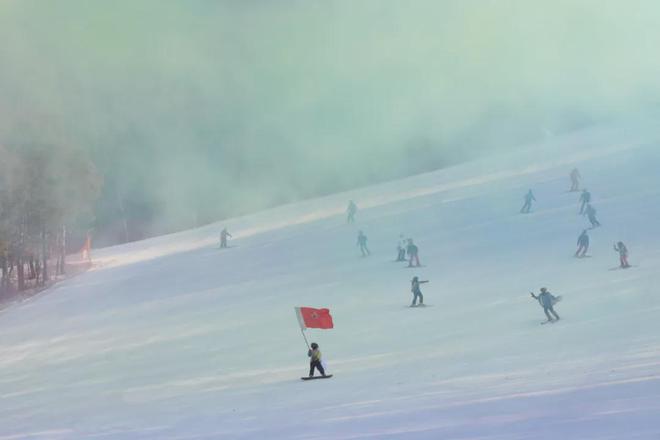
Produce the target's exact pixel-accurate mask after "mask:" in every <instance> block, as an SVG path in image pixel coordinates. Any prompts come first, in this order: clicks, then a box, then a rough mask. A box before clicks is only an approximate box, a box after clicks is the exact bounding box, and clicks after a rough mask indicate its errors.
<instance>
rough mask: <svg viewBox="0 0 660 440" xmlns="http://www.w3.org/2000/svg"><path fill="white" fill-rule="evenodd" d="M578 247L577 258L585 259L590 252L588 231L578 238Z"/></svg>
mask: <svg viewBox="0 0 660 440" xmlns="http://www.w3.org/2000/svg"><path fill="white" fill-rule="evenodd" d="M577 245H578V249H577V252H575V256H576V257H577V258H583V257H584V256H585V255H586V254H587V251H588V250H589V234H588V233H587V230H586V229H585V230H584V231H582V234H580V236H579V237H578V240H577Z"/></svg>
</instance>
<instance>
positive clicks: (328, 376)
mask: <svg viewBox="0 0 660 440" xmlns="http://www.w3.org/2000/svg"><path fill="white" fill-rule="evenodd" d="M331 377H332V374H326V375H325V376H312V377H309V376H307V377H301V379H302V380H315V379H330V378H331Z"/></svg>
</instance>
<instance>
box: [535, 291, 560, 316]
mask: <svg viewBox="0 0 660 440" xmlns="http://www.w3.org/2000/svg"><path fill="white" fill-rule="evenodd" d="M529 293H530V294H531V295H532V298H534V299H535V300H537V301H538V302H539V304H541V307H543V312H544V313H545V316H546V317H547V318H548V320H547V321H546V322H554V321H555V320H556V321H559V315H557V312H555V309H553V306H554V305H555V304H556V303H557V301H558V298H557V297H556V296H554V295H553V294H552V293H550V292H548V289H546V288H545V287H541V293H540V294H539V295H538V296H536V295H534V292H529ZM550 314H552V316H551V315H550ZM553 316H554V319H553Z"/></svg>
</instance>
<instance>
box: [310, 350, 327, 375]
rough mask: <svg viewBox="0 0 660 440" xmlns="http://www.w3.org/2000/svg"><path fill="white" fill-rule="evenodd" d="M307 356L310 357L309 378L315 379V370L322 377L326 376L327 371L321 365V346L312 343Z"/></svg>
mask: <svg viewBox="0 0 660 440" xmlns="http://www.w3.org/2000/svg"><path fill="white" fill-rule="evenodd" d="M307 356H308V357H309V377H314V369H317V370H319V373H321V376H323V377H326V376H325V369H324V368H323V365H322V364H321V351H320V350H319V344H317V343H316V342H312V346H311V348H310V349H309V350H308V351H307Z"/></svg>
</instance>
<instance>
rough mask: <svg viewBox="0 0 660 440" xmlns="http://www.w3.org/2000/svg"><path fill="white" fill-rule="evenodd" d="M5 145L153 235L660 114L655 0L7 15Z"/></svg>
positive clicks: (74, 5) (87, 5) (151, 3)
mask: <svg viewBox="0 0 660 440" xmlns="http://www.w3.org/2000/svg"><path fill="white" fill-rule="evenodd" d="M0 41H1V43H0V64H1V65H2V69H0V142H2V143H4V144H12V145H23V144H30V143H47V144H54V145H57V144H73V145H76V146H78V147H80V148H85V149H89V150H90V151H91V152H92V154H93V156H94V158H95V160H96V162H97V164H98V166H99V168H100V169H101V171H102V172H103V174H104V176H105V188H104V195H103V198H102V200H101V202H100V204H99V208H98V213H97V221H98V225H97V226H98V227H99V228H100V229H103V228H107V229H109V230H111V229H112V223H113V221H114V220H116V217H117V214H116V210H117V207H116V206H115V205H116V204H117V200H122V203H123V205H125V208H126V210H128V211H129V214H130V215H131V216H133V220H135V221H136V222H138V223H140V224H142V225H143V226H142V227H143V228H144V230H143V231H139V232H136V238H137V237H139V236H141V235H143V234H148V233H157V232H163V231H168V230H172V229H174V228H181V227H187V226H191V225H193V224H197V223H203V222H206V221H209V220H213V219H217V218H220V217H225V216H230V215H235V214H240V213H243V212H247V211H253V210H255V209H257V208H262V207H266V206H272V205H276V204H279V203H282V202H285V201H290V200H295V199H298V198H301V197H309V196H312V195H314V194H323V193H329V192H333V191H337V190H342V189H346V188H350V187H355V186H360V185H365V184H368V183H372V182H376V181H383V180H387V179H390V178H393V177H395V176H403V175H409V174H411V173H415V172H419V171H424V170H428V169H433V168H438V167H442V166H445V165H447V164H450V163H454V162H456V161H460V160H464V159H466V158H469V157H474V156H478V155H480V154H482V153H483V152H485V151H489V152H492V150H497V151H499V150H504V149H508V148H513V147H515V146H516V145H519V144H521V143H526V142H528V141H532V140H535V139H539V138H542V137H547V136H552V135H553V134H556V133H558V132H562V131H565V130H570V129H573V128H576V127H581V126H584V125H587V124H590V123H593V122H602V121H608V120H612V119H618V118H621V117H626V118H631V117H635V116H636V115H639V114H647V115H648V114H657V108H658V98H659V96H660V59H659V58H658V57H657V54H656V50H657V42H658V41H660V5H658V3H657V2H655V1H650V0H649V1H643V0H640V1H635V2H634V3H632V4H631V3H630V2H624V1H614V0H613V1H607V2H602V1H596V0H582V1H574V0H572V1H568V0H563V1H562V0H559V1H554V0H553V1H535V2H528V1H522V0H521V1H506V0H505V1H492V0H491V1H489V0H483V1H470V0H467V1H465V0H460V1H458V0H456V1H431V0H428V1H425V0H420V1H414V2H399V1H375V0H373V1H360V2H352V1H302V0H299V1H296V0H283V1H278V2H266V1H256V0H252V1H240V2H231V1H224V2H216V1H201V0H191V1H171V2H162V1H156V0H145V1H139V2H136V1H128V0H121V1H113V2H89V1H83V0H77V1H61V2H39V1H36V0H5V1H3V2H1V3H0Z"/></svg>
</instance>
